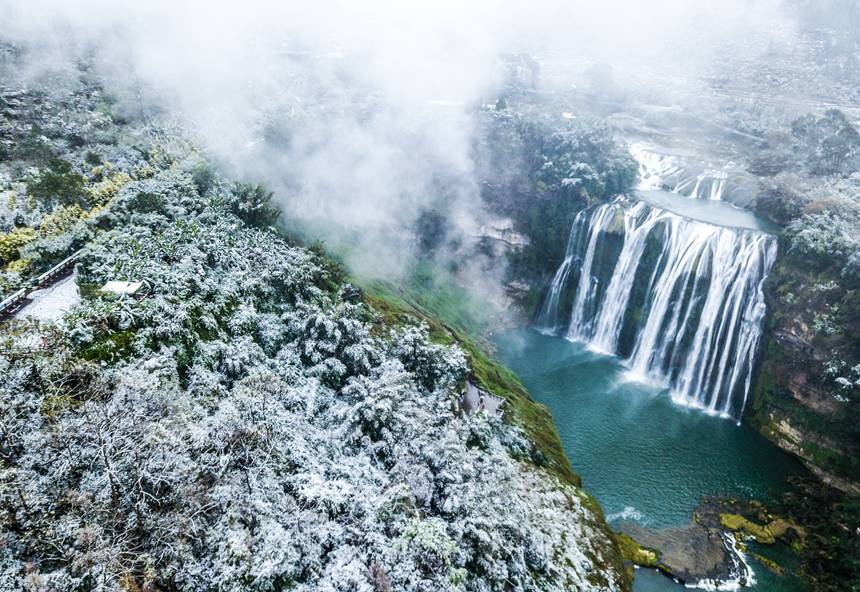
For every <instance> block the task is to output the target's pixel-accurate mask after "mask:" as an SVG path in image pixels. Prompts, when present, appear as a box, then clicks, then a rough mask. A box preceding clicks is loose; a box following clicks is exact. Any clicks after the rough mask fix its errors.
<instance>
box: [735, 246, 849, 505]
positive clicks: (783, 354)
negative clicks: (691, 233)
mask: <svg viewBox="0 0 860 592" xmlns="http://www.w3.org/2000/svg"><path fill="white" fill-rule="evenodd" d="M783 253H784V251H783ZM831 276H833V272H832V271H829V270H826V269H824V270H821V269H815V268H814V267H813V266H810V265H808V264H805V263H804V262H802V261H800V260H798V259H797V258H795V257H792V256H791V255H790V254H782V253H781V254H780V256H779V258H778V260H777V263H776V265H775V268H774V270H773V272H772V273H771V276H770V278H769V279H768V281H767V283H766V296H767V301H768V310H769V317H768V321H767V327H766V330H765V342H764V347H763V352H762V361H761V367H760V372H759V375H758V380H757V383H756V387H755V391H754V399H753V404H752V406H751V408H749V409H748V411H747V419H748V421H749V422H750V423H752V424H753V425H754V426H755V427H757V428H758V429H759V430H760V431H761V432H762V433H763V434H765V436H767V437H768V438H770V439H771V440H773V441H774V442H775V443H776V444H777V445H779V446H780V447H781V448H784V449H785V450H788V451H790V452H792V453H794V454H796V455H797V456H799V457H800V458H802V459H803V460H804V461H805V463H806V464H807V465H808V466H809V468H810V469H811V470H812V471H813V472H815V473H816V474H817V475H818V476H819V477H821V478H822V479H823V480H824V481H826V482H828V483H830V484H832V485H834V486H836V487H838V488H839V489H842V490H844V491H847V492H851V493H854V494H860V456H858V453H860V437H858V436H860V433H858V432H860V427H858V426H857V422H856V420H855V418H856V417H857V415H856V412H857V409H856V406H857V403H856V397H855V396H853V395H855V394H856V393H853V392H852V390H851V389H852V388H854V387H846V385H845V384H844V380H845V379H842V381H841V382H840V377H841V376H843V375H849V374H850V372H851V368H848V367H846V366H847V365H848V364H847V363H846V362H845V361H844V360H852V359H857V357H856V355H857V349H858V343H857V342H858V338H857V335H858V329H860V327H858V324H860V319H858V318H857V315H856V314H853V313H852V311H854V310H856V302H855V300H856V298H857V294H856V291H852V290H848V289H845V288H843V287H841V286H840V285H839V283H838V282H837V281H836V280H838V278H837V277H835V276H833V277H831Z"/></svg>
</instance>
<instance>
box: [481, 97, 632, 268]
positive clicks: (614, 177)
mask: <svg viewBox="0 0 860 592" xmlns="http://www.w3.org/2000/svg"><path fill="white" fill-rule="evenodd" d="M483 134H484V138H483V144H482V146H484V148H483V149H478V150H477V156H476V159H477V161H478V163H479V174H480V175H481V177H482V178H484V179H485V180H486V189H485V191H484V199H485V201H486V202H487V203H488V204H489V205H490V206H491V207H492V209H493V211H495V212H497V213H498V214H501V215H504V216H509V217H510V218H512V219H513V220H514V224H515V228H516V230H517V231H518V232H520V233H521V234H523V235H524V236H525V237H526V238H527V239H528V241H529V244H528V246H526V247H524V248H522V249H518V250H517V251H516V252H514V253H513V254H512V256H511V264H512V273H513V275H514V277H519V278H522V279H525V280H527V281H528V280H532V283H534V284H537V285H543V283H544V281H543V280H544V279H545V277H546V276H547V275H549V274H551V273H552V272H553V271H554V270H555V269H556V268H557V267H558V265H559V264H560V263H561V260H562V258H563V255H564V250H565V246H566V244H567V239H568V236H569V234H570V228H571V225H572V223H573V220H574V218H575V217H576V214H577V213H579V212H580V211H581V210H582V209H583V208H585V207H588V206H590V205H593V204H595V203H600V202H602V201H606V200H608V199H610V198H611V197H613V196H615V195H618V194H619V193H623V192H626V191H628V190H629V189H630V188H631V187H632V185H633V183H634V181H635V180H636V175H637V165H636V162H635V161H634V160H633V158H632V157H631V156H630V154H629V152H628V151H627V149H626V148H625V147H624V146H622V145H621V144H619V143H618V142H616V140H615V138H614V136H613V134H612V131H611V129H610V128H609V126H608V125H607V124H606V123H605V122H602V121H599V120H589V119H587V118H578V119H576V120H571V121H570V122H568V123H566V124H565V125H564V126H559V124H558V122H557V121H550V120H548V119H544V118H543V117H541V116H539V115H535V114H529V115H522V114H518V113H515V112H512V111H511V110H510V109H508V110H504V111H493V112H490V113H487V114H486V117H485V120H484V122H483ZM487 148H489V149H487Z"/></svg>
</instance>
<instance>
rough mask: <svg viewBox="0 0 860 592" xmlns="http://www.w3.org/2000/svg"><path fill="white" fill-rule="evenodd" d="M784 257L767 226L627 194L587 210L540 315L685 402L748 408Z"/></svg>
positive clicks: (729, 413)
mask: <svg viewBox="0 0 860 592" xmlns="http://www.w3.org/2000/svg"><path fill="white" fill-rule="evenodd" d="M775 257H776V240H775V238H774V237H773V236H771V235H769V234H767V233H764V232H759V231H755V230H748V229H735V228H727V227H722V226H716V225H712V224H707V223H704V222H698V221H694V220H689V219H686V218H683V217H681V216H678V215H676V214H673V213H670V212H667V211H665V210H661V209H657V208H653V207H651V206H649V205H647V204H645V203H643V202H636V203H634V204H632V205H630V204H629V203H627V201H626V200H624V199H623V198H622V199H619V200H618V201H616V202H614V203H612V204H607V205H603V206H599V207H597V208H594V209H590V210H586V211H583V212H581V213H580V214H579V216H578V217H577V219H576V221H575V222H574V224H573V228H572V231H571V235H570V240H569V242H568V247H567V253H566V257H565V260H564V262H563V263H562V265H561V266H560V267H559V269H558V272H557V273H556V275H555V277H554V278H553V282H552V284H551V285H550V288H549V290H548V292H547V297H546V298H545V299H544V304H543V306H542V308H541V311H540V313H539V315H538V318H537V323H538V325H539V326H540V327H542V328H543V329H544V330H547V331H552V332H555V333H561V334H563V335H565V336H566V337H567V338H569V339H573V340H578V341H583V342H585V343H587V344H589V346H591V347H592V348H594V349H597V350H600V351H603V352H607V353H612V354H618V355H621V356H623V357H625V358H626V364H627V365H628V367H629V368H630V370H631V373H632V374H633V375H638V376H642V377H648V378H652V379H657V380H658V381H659V382H661V383H662V384H664V385H665V386H667V387H669V388H670V389H671V392H672V398H673V400H674V401H675V402H676V403H679V404H683V405H687V406H691V407H696V408H700V409H703V410H705V411H707V412H709V413H713V414H716V415H722V416H726V417H733V418H739V417H740V415H741V413H742V411H743V408H744V406H745V405H746V399H747V395H748V393H749V389H750V386H751V381H752V374H753V365H754V362H755V355H756V352H757V349H758V345H759V342H760V339H761V327H762V323H763V321H764V315H765V304H764V294H763V291H762V286H763V283H764V280H765V278H766V277H767V274H768V273H769V272H770V269H771V267H772V265H773V262H774V259H775ZM570 282H575V284H572V283H570ZM565 293H568V294H571V293H572V297H569V298H567V299H566V301H565V298H563V295H564V294H565ZM565 319H569V320H568V321H567V322H565Z"/></svg>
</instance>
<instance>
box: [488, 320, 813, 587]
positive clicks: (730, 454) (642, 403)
mask: <svg viewBox="0 0 860 592" xmlns="http://www.w3.org/2000/svg"><path fill="white" fill-rule="evenodd" d="M497 345H498V347H499V357H500V358H501V360H502V361H503V362H504V363H505V364H506V365H508V366H509V367H510V368H512V369H513V370H514V371H515V372H516V373H517V374H518V375H519V377H520V378H521V379H522V381H523V383H524V384H525V386H526V388H527V389H528V390H529V392H530V393H531V394H532V396H533V397H534V398H535V399H537V400H538V401H540V402H541V403H543V404H545V405H546V406H547V407H548V408H549V409H550V411H551V412H552V415H553V417H554V419H555V423H556V425H557V426H558V430H559V433H560V435H561V439H562V443H563V444H564V447H565V451H566V452H567V455H568V457H569V458H570V461H571V464H572V465H573V468H574V469H575V470H576V472H577V473H579V474H580V475H581V476H582V479H583V485H584V487H585V488H586V489H587V490H588V491H589V492H590V493H592V494H594V495H595V496H596V497H597V499H598V500H599V501H600V503H601V504H602V505H603V509H604V511H605V512H606V515H607V519H608V520H609V521H610V522H614V521H618V520H622V519H631V520H636V521H637V522H640V523H641V524H643V525H646V526H649V527H658V528H659V527H667V526H679V525H683V524H687V523H689V522H690V520H691V519H692V514H693V510H694V509H695V507H696V505H697V503H698V500H699V499H700V497H702V496H707V495H725V496H744V497H755V498H758V499H770V498H772V496H773V495H774V494H777V493H779V492H780V491H783V490H784V488H785V479H786V477H787V476H789V475H790V474H792V473H803V471H804V469H803V467H802V465H801V464H800V463H799V461H797V460H796V459H795V458H794V457H792V456H790V455H788V454H787V453H785V452H783V451H782V450H780V449H778V448H777V447H775V446H774V445H772V444H771V443H770V442H768V441H767V440H766V439H765V438H764V437H762V436H761V435H760V434H758V433H757V432H755V431H754V430H752V429H751V428H748V427H747V426H744V425H741V426H739V425H737V424H736V423H735V422H734V421H732V420H728V419H723V418H720V417H715V416H711V415H707V414H704V413H702V412H700V411H697V410H695V409H690V408H685V407H681V406H678V405H676V404H674V403H672V401H671V399H670V397H669V395H668V393H667V392H666V391H665V390H664V389H661V388H660V387H658V386H653V385H648V384H643V383H641V382H635V381H632V380H630V379H629V378H628V372H627V370H626V368H625V367H624V366H623V365H622V364H621V363H620V362H619V361H618V359H617V358H615V357H612V356H606V355H601V354H596V353H592V352H590V351H588V350H587V349H586V348H585V347H584V346H583V345H581V344H578V343H573V342H570V341H567V340H565V339H561V338H558V337H550V336H546V335H543V334H540V333H538V332H536V331H532V330H517V331H513V332H510V333H507V334H504V335H501V336H499V337H498V338H497ZM753 569H754V570H755V573H756V578H757V580H758V585H757V586H755V587H754V588H753V590H756V591H759V590H761V591H762V592H763V591H767V592H788V591H797V590H802V589H803V588H801V587H799V584H798V582H797V581H796V580H793V579H789V578H776V577H775V576H772V575H771V574H769V573H768V572H766V570H764V568H762V567H761V566H760V565H758V564H753ZM678 588H679V586H677V585H675V584H673V583H672V582H671V580H669V579H668V578H665V577H662V576H658V575H656V574H651V573H648V572H647V570H637V578H636V590H637V592H645V591H655V590H673V591H674V590H677V589H678Z"/></svg>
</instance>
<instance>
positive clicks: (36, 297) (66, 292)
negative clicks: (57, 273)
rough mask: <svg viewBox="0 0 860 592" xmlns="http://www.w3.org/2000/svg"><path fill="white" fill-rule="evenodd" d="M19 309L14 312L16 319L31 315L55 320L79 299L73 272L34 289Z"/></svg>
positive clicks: (44, 319)
mask: <svg viewBox="0 0 860 592" xmlns="http://www.w3.org/2000/svg"><path fill="white" fill-rule="evenodd" d="M28 300H29V301H30V302H29V303H27V304H26V305H24V307H23V308H21V310H19V311H18V312H16V313H15V318H16V319H25V318H27V317H33V318H36V319H39V320H40V321H56V320H57V319H59V318H60V317H61V316H63V313H65V312H66V311H67V310H69V309H70V308H71V307H72V306H74V305H75V304H77V303H78V302H80V301H81V295H80V293H79V292H78V285H77V284H76V283H75V274H72V275H70V276H69V277H67V278H64V279H62V280H60V281H59V282H57V283H56V284H54V285H52V286H48V287H47V288H41V289H39V290H34V291H33V292H31V293H30V295H29V297H28Z"/></svg>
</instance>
